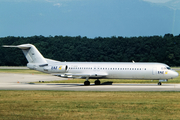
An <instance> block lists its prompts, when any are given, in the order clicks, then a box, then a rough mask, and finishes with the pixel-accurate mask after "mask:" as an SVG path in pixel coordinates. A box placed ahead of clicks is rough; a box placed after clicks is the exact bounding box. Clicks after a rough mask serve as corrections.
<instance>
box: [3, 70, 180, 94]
mask: <svg viewBox="0 0 180 120" xmlns="http://www.w3.org/2000/svg"><path fill="white" fill-rule="evenodd" d="M52 80H64V79H62V78H59V77H56V76H51V75H33V74H12V73H0V90H61V91H180V84H163V85H162V86H158V85H157V84H112V85H108V84H104V85H94V84H93V83H92V84H91V85H90V86H84V85H83V83H82V84H80V83H71V84H68V83H65V84H63V83H57V84H54V83H50V84H47V83H35V84H29V82H36V81H37V82H38V81H52Z"/></svg>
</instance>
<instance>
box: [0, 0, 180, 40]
mask: <svg viewBox="0 0 180 120" xmlns="http://www.w3.org/2000/svg"><path fill="white" fill-rule="evenodd" d="M167 33H171V34H174V35H179V34H180V0H0V37H7V36H24V37H29V36H35V35H37V36H39V35H42V36H56V35H57V36H59V35H62V36H82V37H84V36H86V37H88V38H95V37H112V36H122V37H138V36H154V35H158V36H164V35H165V34H167Z"/></svg>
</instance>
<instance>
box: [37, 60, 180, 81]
mask: <svg viewBox="0 0 180 120" xmlns="http://www.w3.org/2000/svg"><path fill="white" fill-rule="evenodd" d="M63 66H64V67H63ZM45 67H46V68H47V69H45ZM45 67H43V68H42V67H38V68H39V69H38V68H36V70H39V71H42V72H46V73H51V74H56V75H65V76H66V77H81V78H86V77H88V78H93V79H96V78H106V79H152V80H153V79H154V80H164V79H173V78H175V77H177V76H178V73H177V72H176V71H174V70H171V69H170V68H169V66H167V65H166V64H162V63H128V62H57V63H56V64H52V65H48V66H45ZM63 68H64V69H63Z"/></svg>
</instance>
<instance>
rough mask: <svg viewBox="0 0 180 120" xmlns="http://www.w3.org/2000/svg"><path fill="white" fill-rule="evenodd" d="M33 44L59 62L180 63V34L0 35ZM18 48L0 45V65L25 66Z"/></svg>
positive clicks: (9, 40) (11, 41)
mask: <svg viewBox="0 0 180 120" xmlns="http://www.w3.org/2000/svg"><path fill="white" fill-rule="evenodd" d="M27 43H30V44H34V45H35V46H36V47H37V49H38V50H39V51H40V52H41V54H42V55H43V56H44V57H45V58H50V59H54V60H59V61H87V62H89V61H92V62H131V61H132V60H134V61H135V62H161V63H165V64H168V65H170V66H180V35H178V36H173V35H172V34H165V35H164V36H146V37H142V36H140V37H121V36H119V37H116V36H112V37H96V38H87V37H81V36H76V37H70V36H49V37H44V36H32V37H14V36H8V37H1V38H0V45H1V46H2V45H20V44H27ZM26 64H27V60H26V58H25V57H24V55H23V53H22V51H21V50H19V49H17V48H3V47H0V66H25V65H26Z"/></svg>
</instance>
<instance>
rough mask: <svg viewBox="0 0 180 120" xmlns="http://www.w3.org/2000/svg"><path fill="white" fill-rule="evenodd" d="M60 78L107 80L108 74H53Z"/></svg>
mask: <svg viewBox="0 0 180 120" xmlns="http://www.w3.org/2000/svg"><path fill="white" fill-rule="evenodd" d="M52 75H55V76H58V77H63V78H90V79H94V78H95V79H98V78H105V77H106V76H107V75H108V74H107V73H99V74H89V73H87V74H86V73H65V74H52Z"/></svg>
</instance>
